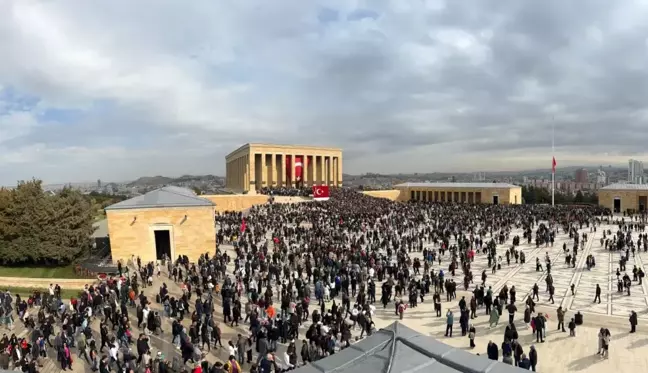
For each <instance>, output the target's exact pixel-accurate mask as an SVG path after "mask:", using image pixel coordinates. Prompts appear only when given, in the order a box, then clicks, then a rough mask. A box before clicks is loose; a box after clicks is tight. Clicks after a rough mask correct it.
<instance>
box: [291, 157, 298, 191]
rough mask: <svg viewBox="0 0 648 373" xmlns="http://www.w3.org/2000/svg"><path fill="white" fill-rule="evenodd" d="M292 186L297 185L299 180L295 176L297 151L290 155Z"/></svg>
mask: <svg viewBox="0 0 648 373" xmlns="http://www.w3.org/2000/svg"><path fill="white" fill-rule="evenodd" d="M290 186H291V187H295V186H297V180H296V178H295V153H292V154H291V155H290Z"/></svg>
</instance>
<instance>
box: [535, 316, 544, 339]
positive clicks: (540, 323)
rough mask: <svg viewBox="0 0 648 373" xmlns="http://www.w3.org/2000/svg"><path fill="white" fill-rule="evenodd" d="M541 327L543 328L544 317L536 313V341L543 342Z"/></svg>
mask: <svg viewBox="0 0 648 373" xmlns="http://www.w3.org/2000/svg"><path fill="white" fill-rule="evenodd" d="M542 329H544V319H543V318H542V317H541V316H540V315H538V316H536V317H535V330H536V343H538V342H540V343H544V338H543V336H542Z"/></svg>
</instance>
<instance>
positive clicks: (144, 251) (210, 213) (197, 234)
mask: <svg viewBox="0 0 648 373" xmlns="http://www.w3.org/2000/svg"><path fill="white" fill-rule="evenodd" d="M106 213H107V219H108V233H109V235H110V249H111V253H112V258H113V261H114V262H116V261H117V260H119V259H123V260H128V259H130V258H131V256H132V255H135V256H140V257H141V258H142V262H144V263H146V262H148V261H153V260H156V252H155V231H156V230H169V235H170V239H171V257H172V258H176V257H177V256H178V255H187V256H188V257H189V259H190V260H191V261H197V260H198V258H199V257H200V254H204V253H206V252H209V253H213V252H214V249H215V247H216V228H215V224H214V207H213V206H200V207H176V208H149V209H129V210H107V211H106Z"/></svg>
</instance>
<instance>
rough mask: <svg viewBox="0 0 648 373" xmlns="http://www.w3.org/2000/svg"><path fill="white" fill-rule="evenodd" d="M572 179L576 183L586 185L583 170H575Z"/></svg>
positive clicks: (585, 171)
mask: <svg viewBox="0 0 648 373" xmlns="http://www.w3.org/2000/svg"><path fill="white" fill-rule="evenodd" d="M574 179H575V181H576V182H577V183H587V181H588V174H587V170H586V169H584V168H580V169H578V170H576V173H575V175H574Z"/></svg>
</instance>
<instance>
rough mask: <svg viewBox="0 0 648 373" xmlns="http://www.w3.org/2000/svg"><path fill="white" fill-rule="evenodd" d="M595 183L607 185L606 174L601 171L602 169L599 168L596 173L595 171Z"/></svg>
mask: <svg viewBox="0 0 648 373" xmlns="http://www.w3.org/2000/svg"><path fill="white" fill-rule="evenodd" d="M596 183H597V184H603V185H605V184H607V174H606V173H605V171H603V167H599V169H598V171H596Z"/></svg>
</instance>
